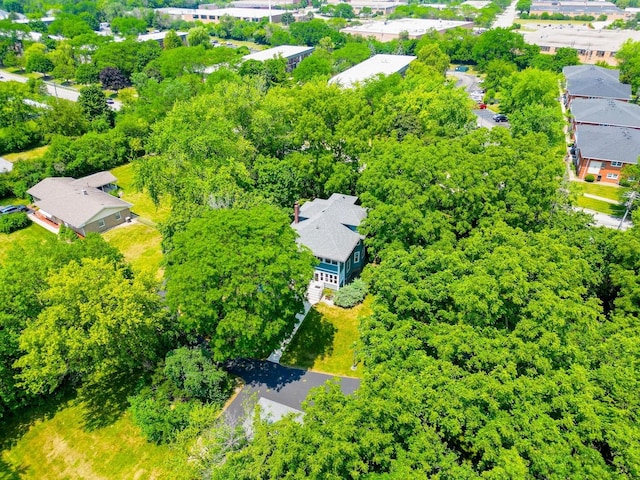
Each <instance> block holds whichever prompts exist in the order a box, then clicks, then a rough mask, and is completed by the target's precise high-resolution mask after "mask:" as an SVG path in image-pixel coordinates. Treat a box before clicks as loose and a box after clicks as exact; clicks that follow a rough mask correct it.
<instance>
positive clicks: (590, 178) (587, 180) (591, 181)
mask: <svg viewBox="0 0 640 480" xmlns="http://www.w3.org/2000/svg"><path fill="white" fill-rule="evenodd" d="M595 179H596V177H595V176H594V175H592V174H591V173H590V174H589V175H587V176H585V177H584V181H585V182H589V183H593V182H594V181H595Z"/></svg>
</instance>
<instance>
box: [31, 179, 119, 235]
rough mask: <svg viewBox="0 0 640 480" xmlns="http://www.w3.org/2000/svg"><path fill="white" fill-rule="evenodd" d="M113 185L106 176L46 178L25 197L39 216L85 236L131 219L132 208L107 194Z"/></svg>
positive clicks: (111, 180) (113, 182) (114, 180)
mask: <svg viewBox="0 0 640 480" xmlns="http://www.w3.org/2000/svg"><path fill="white" fill-rule="evenodd" d="M116 181H117V179H116V177H114V176H113V175H112V174H111V173H109V172H98V173H94V174H93V175H89V176H86V177H83V178H78V179H75V178H71V177H49V178H45V179H44V180H42V181H41V182H39V183H37V184H36V185H34V186H33V187H31V188H30V189H29V190H27V193H28V194H29V195H31V197H32V198H33V202H34V205H35V206H36V207H37V208H38V214H39V215H42V216H43V217H45V218H47V219H48V220H50V221H52V222H54V223H56V224H58V225H64V226H66V227H69V228H71V229H73V230H75V231H76V232H77V233H79V234H80V235H86V234H87V233H89V232H103V231H105V230H108V229H109V228H111V227H115V226H116V225H120V224H121V223H124V222H125V221H126V220H127V218H130V217H131V210H130V208H131V204H130V203H128V202H125V201H124V200H121V199H120V198H118V197H114V196H113V195H110V194H109V193H107V192H109V191H111V190H113V189H114V188H115V182H116Z"/></svg>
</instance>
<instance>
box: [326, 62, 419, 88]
mask: <svg viewBox="0 0 640 480" xmlns="http://www.w3.org/2000/svg"><path fill="white" fill-rule="evenodd" d="M415 59H416V57H414V56H411V55H387V54H378V55H374V56H373V57H371V58H369V59H368V60H365V61H364V62H362V63H359V64H357V65H354V66H353V67H351V68H350V69H348V70H345V71H344V72H342V73H339V74H338V75H336V76H335V77H333V78H332V79H331V80H329V83H333V84H337V85H340V86H342V87H345V88H351V87H354V86H355V85H357V84H359V83H363V82H365V81H366V80H368V79H370V78H373V77H375V76H376V75H380V74H383V75H391V74H394V73H404V72H405V71H406V70H407V68H409V64H410V63H411V62H413V61H414V60H415Z"/></svg>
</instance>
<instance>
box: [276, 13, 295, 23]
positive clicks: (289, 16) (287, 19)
mask: <svg viewBox="0 0 640 480" xmlns="http://www.w3.org/2000/svg"><path fill="white" fill-rule="evenodd" d="M280 21H281V22H282V24H283V25H291V24H292V23H293V22H295V21H296V19H295V17H294V16H293V13H291V12H286V13H283V14H282V17H281V19H280Z"/></svg>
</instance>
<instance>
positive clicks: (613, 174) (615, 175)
mask: <svg viewBox="0 0 640 480" xmlns="http://www.w3.org/2000/svg"><path fill="white" fill-rule="evenodd" d="M607 178H610V179H611V180H615V179H616V178H618V174H617V173H607Z"/></svg>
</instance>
